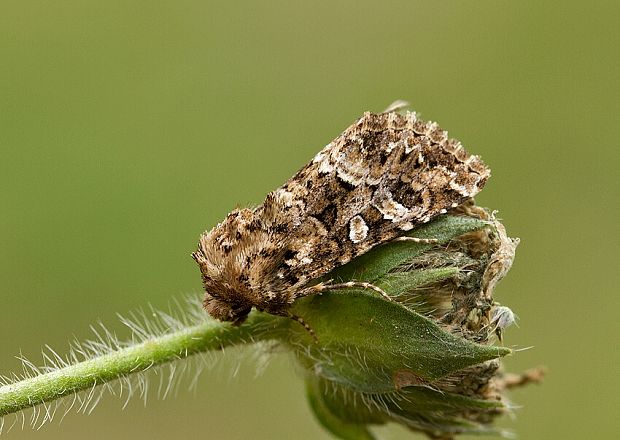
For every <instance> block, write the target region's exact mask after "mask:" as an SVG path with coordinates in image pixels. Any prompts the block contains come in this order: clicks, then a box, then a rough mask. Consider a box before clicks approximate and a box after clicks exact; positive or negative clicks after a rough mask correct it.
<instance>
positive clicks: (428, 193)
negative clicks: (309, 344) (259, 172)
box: [192, 105, 490, 324]
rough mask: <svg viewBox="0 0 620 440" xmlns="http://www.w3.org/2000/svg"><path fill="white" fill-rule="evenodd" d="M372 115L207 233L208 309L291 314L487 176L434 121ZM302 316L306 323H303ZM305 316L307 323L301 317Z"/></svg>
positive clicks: (201, 261) (227, 314)
mask: <svg viewBox="0 0 620 440" xmlns="http://www.w3.org/2000/svg"><path fill="white" fill-rule="evenodd" d="M396 110H399V105H396V106H391V108H390V109H388V110H386V111H385V112H383V113H379V114H374V113H370V112H366V113H364V115H363V116H362V117H361V118H359V119H358V120H357V121H355V122H354V123H353V125H351V126H350V127H348V128H347V129H346V130H345V131H344V132H343V133H342V134H341V135H340V136H338V137H337V138H336V139H334V140H333V141H332V142H330V143H329V144H327V146H326V147H325V148H323V149H322V150H321V151H320V152H319V153H318V154H317V155H316V156H315V157H314V159H313V160H312V161H311V162H310V163H308V164H307V165H306V166H304V167H303V168H302V169H301V170H299V171H298V172H297V174H295V175H294V176H293V177H292V178H291V179H290V180H289V181H288V182H286V183H285V184H284V185H283V186H281V187H280V188H278V189H276V190H275V191H273V192H271V193H269V194H268V195H267V198H266V199H265V201H264V202H263V204H261V205H260V206H257V207H256V208H254V209H248V208H245V209H237V210H235V211H233V212H231V213H230V214H228V216H227V217H226V219H225V220H224V221H223V222H221V223H219V224H218V225H217V226H216V227H214V228H213V229H211V230H210V231H207V232H204V233H203V234H202V235H201V237H200V242H199V245H198V250H197V251H196V252H194V253H193V254H192V256H193V258H194V259H195V260H196V262H197V263H198V265H199V266H200V271H201V272H202V280H203V284H204V288H205V299H204V306H205V308H206V310H207V311H208V312H209V314H211V316H213V317H215V318H217V319H220V320H223V321H233V322H237V323H239V322H242V321H243V320H244V319H245V318H246V316H247V315H248V313H249V312H250V310H251V309H252V307H255V308H256V309H258V310H261V311H265V312H268V313H271V314H274V315H281V316H288V317H292V318H296V319H298V318H297V317H294V316H293V315H292V314H291V313H290V312H289V309H290V306H291V305H292V304H293V303H294V302H295V300H296V299H297V298H300V297H304V296H308V295H312V294H316V293H320V292H322V291H324V290H331V289H336V288H343V287H364V288H371V289H374V290H376V291H378V292H379V293H381V294H384V295H385V293H384V292H383V291H381V289H379V288H376V287H374V286H372V285H370V284H367V283H356V282H349V283H346V284H344V285H342V284H333V283H329V282H324V283H319V284H316V280H317V279H318V278H320V277H322V276H323V275H326V274H327V273H329V272H330V271H331V270H333V269H334V268H336V267H338V266H341V265H343V264H346V263H347V262H349V261H350V260H352V259H353V258H355V257H357V256H359V255H361V254H363V253H365V252H367V251H368V250H370V249H372V248H373V247H375V246H377V245H379V244H381V243H385V242H388V241H391V240H395V239H408V238H405V237H401V236H402V234H403V233H404V232H406V231H409V230H411V229H413V228H415V227H416V226H417V225H420V224H422V223H426V222H428V221H430V220H431V219H432V218H434V217H436V216H437V215H440V214H444V213H446V212H447V210H449V209H451V208H455V207H457V206H458V205H460V204H462V203H463V202H464V201H466V200H467V199H469V198H471V197H473V196H474V195H476V194H477V193H478V192H479V191H480V190H481V189H482V187H483V186H484V184H485V182H486V180H487V178H488V177H489V175H490V172H489V169H488V168H487V167H486V166H485V165H484V163H483V162H482V161H481V160H480V158H479V157H477V156H472V155H469V154H468V153H467V152H466V151H465V150H464V149H463V147H462V146H461V144H460V142H459V141H457V140H455V139H448V134H447V132H446V131H444V130H442V129H441V128H440V127H439V126H438V125H437V124H436V123H434V122H425V121H423V120H421V119H419V118H418V117H417V115H416V113H413V112H406V113H404V114H401V113H399V112H397V111H396ZM298 320H300V319H298ZM300 322H302V324H303V321H301V320H300Z"/></svg>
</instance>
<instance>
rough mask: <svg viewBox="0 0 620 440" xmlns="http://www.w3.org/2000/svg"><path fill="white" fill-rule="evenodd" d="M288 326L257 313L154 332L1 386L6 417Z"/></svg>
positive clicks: (271, 335)
mask: <svg viewBox="0 0 620 440" xmlns="http://www.w3.org/2000/svg"><path fill="white" fill-rule="evenodd" d="M284 321H285V320H284ZM284 325H288V323H285V322H283V320H282V319H280V318H275V317H273V316H271V315H266V314H262V313H252V314H251V315H250V316H249V318H248V320H247V321H246V322H245V323H244V324H243V325H240V326H233V325H230V324H228V323H222V322H219V321H215V320H206V321H205V322H204V323H202V324H199V325H195V326H191V327H186V328H182V329H179V330H176V331H173V332H170V333H167V334H164V335H161V336H154V337H152V338H149V339H147V340H145V341H143V342H138V343H136V344H132V345H128V346H127V347H125V348H121V349H118V350H116V351H113V352H110V353H108V354H104V355H101V356H98V357H95V358H92V359H88V360H85V361H83V362H79V363H76V364H73V365H68V366H65V367H62V368H59V369H57V370H54V371H51V372H49V373H44V374H40V375H37V376H34V377H31V378H27V379H24V380H21V381H19V382H15V383H12V384H8V385H4V386H2V387H0V417H1V416H4V415H7V414H11V413H14V412H17V411H20V410H23V409H26V408H29V407H33V406H36V405H39V404H42V403H46V402H52V401H54V400H56V399H59V398H61V397H64V396H67V395H71V394H74V393H76V392H79V391H82V390H87V389H91V388H93V387H95V386H98V385H101V384H104V383H106V382H110V381H113V380H115V379H119V378H121V377H124V376H128V375H130V374H133V373H138V372H141V371H145V370H147V369H149V368H151V367H153V366H156V365H161V364H164V363H167V362H171V361H175V360H178V359H182V358H186V357H188V356H191V355H194V354H196V353H199V352H205V351H209V350H220V349H222V348H224V347H227V346H232V345H236V344H241V343H247V342H252V341H258V340H266V339H274V338H276V337H278V334H279V333H280V331H281V330H282V328H283V326H284Z"/></svg>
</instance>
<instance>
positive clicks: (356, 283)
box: [299, 281, 392, 301]
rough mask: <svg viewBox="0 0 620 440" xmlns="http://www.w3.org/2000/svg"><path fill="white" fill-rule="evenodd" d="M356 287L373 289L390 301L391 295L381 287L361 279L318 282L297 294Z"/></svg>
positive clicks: (311, 293) (319, 292) (305, 294)
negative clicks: (326, 282) (342, 281)
mask: <svg viewBox="0 0 620 440" xmlns="http://www.w3.org/2000/svg"><path fill="white" fill-rule="evenodd" d="M356 288H357V289H360V288H361V289H371V290H374V291H375V292H377V293H379V294H380V295H381V296H382V297H383V298H385V299H387V300H388V301H392V297H391V296H390V295H388V294H387V293H385V291H384V290H383V289H381V288H380V287H377V286H375V285H374V284H371V283H365V282H363V281H348V282H346V283H339V284H323V283H320V284H317V285H316V286H311V287H308V288H307V289H304V290H302V291H301V292H299V296H308V295H313V294H316V293H318V294H319V295H320V294H321V293H323V292H326V291H328V290H340V289H356Z"/></svg>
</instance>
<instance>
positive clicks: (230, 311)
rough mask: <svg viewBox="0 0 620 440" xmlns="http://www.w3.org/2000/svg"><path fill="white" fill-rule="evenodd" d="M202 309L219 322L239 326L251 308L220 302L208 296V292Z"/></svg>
mask: <svg viewBox="0 0 620 440" xmlns="http://www.w3.org/2000/svg"><path fill="white" fill-rule="evenodd" d="M203 305H204V308H205V310H206V311H207V312H209V315H211V316H213V317H214V318H216V319H219V320H220V321H231V322H234V323H235V324H241V323H242V322H243V321H245V319H246V318H247V316H248V313H250V310H252V306H249V307H248V305H247V304H246V305H236V304H233V303H230V302H226V301H221V300H219V299H217V298H214V297H213V296H211V295H210V294H209V292H206V293H205V299H204V302H203Z"/></svg>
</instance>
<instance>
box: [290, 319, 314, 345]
mask: <svg viewBox="0 0 620 440" xmlns="http://www.w3.org/2000/svg"><path fill="white" fill-rule="evenodd" d="M286 317H287V318H289V319H292V320H293V321H297V322H298V323H300V324H301V325H302V326H303V328H305V329H306V331H307V332H308V333H310V336H312V339H314V342H315V343H317V344H318V343H319V338H317V336H316V333H315V332H314V329H313V328H312V327H310V325H309V324H308V323H307V322H306V321H305V320H304V319H303V318H302V317H301V316H299V315H294V314H292V313H289V312H287V314H286Z"/></svg>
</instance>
